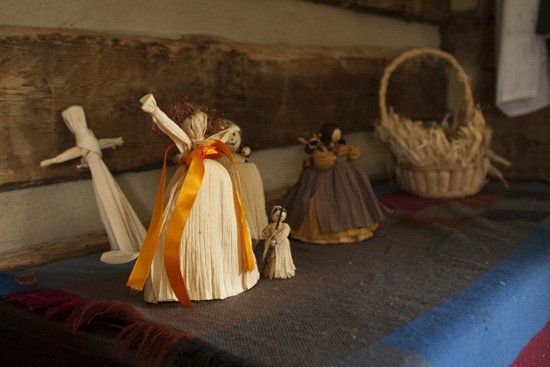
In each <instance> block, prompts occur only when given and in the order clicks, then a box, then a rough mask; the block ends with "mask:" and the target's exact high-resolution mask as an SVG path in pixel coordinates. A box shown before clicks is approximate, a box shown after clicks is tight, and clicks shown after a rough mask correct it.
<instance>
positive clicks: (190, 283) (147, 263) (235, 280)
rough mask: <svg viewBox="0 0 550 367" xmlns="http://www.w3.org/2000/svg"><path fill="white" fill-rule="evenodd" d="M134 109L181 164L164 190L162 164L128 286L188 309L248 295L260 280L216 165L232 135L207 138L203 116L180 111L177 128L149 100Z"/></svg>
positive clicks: (227, 183)
mask: <svg viewBox="0 0 550 367" xmlns="http://www.w3.org/2000/svg"><path fill="white" fill-rule="evenodd" d="M140 102H141V103H142V107H141V108H142V109H143V110H144V111H145V112H147V113H148V114H150V115H151V116H152V118H153V122H154V124H155V125H156V127H157V128H158V129H160V130H161V131H162V132H164V133H165V134H166V135H168V137H170V139H171V140H172V141H173V142H174V144H175V146H176V147H177V149H178V150H179V152H180V153H181V155H182V157H183V158H182V159H181V161H180V162H181V165H180V166H179V167H178V169H177V170H176V172H175V173H174V176H173V178H172V180H171V181H170V183H169V184H168V186H167V188H166V190H164V183H165V176H166V157H165V163H164V166H163V172H162V175H161V182H160V183H159V188H158V190H157V198H156V201H155V208H154V211H153V217H152V219H151V224H150V226H149V231H148V233H147V238H146V239H145V242H144V245H143V247H142V250H141V252H140V255H139V257H138V260H137V261H136V265H135V266H134V269H133V271H132V274H131V275H130V279H129V280H128V285H129V286H130V287H132V288H134V289H138V290H139V289H142V288H143V286H144V283H145V281H146V283H145V290H144V296H145V300H146V301H148V302H153V303H157V302H162V301H175V300H178V301H179V302H180V303H181V304H183V305H187V306H190V305H191V302H190V301H191V300H210V299H223V298H226V297H230V296H234V295H237V294H239V293H241V292H243V291H245V290H247V289H250V288H251V287H253V286H254V285H255V284H256V282H257V281H258V278H259V273H258V270H257V267H256V260H255V258H254V254H253V253H252V245H251V241H250V234H249V230H248V225H247V223H246V219H245V213H244V207H243V206H242V205H241V204H242V203H241V200H240V199H239V195H240V185H239V183H238V182H232V180H231V177H230V175H229V173H228V170H227V169H226V168H225V167H224V166H223V165H222V164H220V163H219V162H217V161H216V158H219V157H220V156H222V155H225V156H228V155H229V156H231V152H230V151H229V149H228V148H227V146H226V145H225V144H224V141H225V140H227V138H228V137H229V136H230V134H231V132H232V130H231V129H226V130H222V131H220V132H218V133H217V134H215V135H213V136H205V134H206V129H207V125H208V116H207V115H206V114H205V113H203V112H201V111H199V110H195V111H193V110H192V108H191V109H190V110H189V106H186V108H187V109H188V110H189V111H188V113H184V114H183V115H182V114H181V113H180V115H179V116H177V117H178V118H179V119H180V120H179V121H177V122H179V123H181V128H180V126H178V124H177V123H176V122H174V121H173V120H172V119H171V118H169V117H168V116H167V115H166V114H165V113H164V112H162V111H161V110H160V109H159V108H158V107H157V104H156V101H155V99H154V97H153V96H152V95H151V94H148V95H146V96H144V97H143V98H142V99H141V100H140ZM184 107H185V106H184ZM186 108H183V110H185V109H186ZM184 112H185V111H184ZM167 154H168V152H167ZM232 169H235V168H234V167H232ZM237 181H238V180H237Z"/></svg>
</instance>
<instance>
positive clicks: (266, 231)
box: [262, 224, 272, 240]
mask: <svg viewBox="0 0 550 367" xmlns="http://www.w3.org/2000/svg"><path fill="white" fill-rule="evenodd" d="M271 233H272V230H271V225H269V224H268V225H267V226H265V228H264V229H262V240H266V239H267V238H268V237H269V236H271Z"/></svg>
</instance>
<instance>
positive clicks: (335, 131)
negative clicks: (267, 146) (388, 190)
mask: <svg viewBox="0 0 550 367" xmlns="http://www.w3.org/2000/svg"><path fill="white" fill-rule="evenodd" d="M304 150H305V151H306V153H308V154H309V157H308V159H307V160H306V161H305V164H304V168H303V170H302V172H301V174H300V177H299V179H298V182H297V183H296V184H295V185H294V186H293V187H292V188H291V189H290V190H289V191H288V192H287V194H286V196H285V199H284V201H283V204H282V205H283V206H284V207H286V209H287V212H288V216H287V222H288V223H289V224H290V227H291V228H292V232H291V237H293V238H295V239H298V240H301V241H303V242H310V243H316V244H338V243H353V242H358V241H362V240H365V239H367V238H369V237H372V235H373V234H374V231H375V230H376V229H377V228H378V226H379V224H380V222H381V221H382V220H383V219H384V213H383V210H382V208H381V206H380V204H379V203H378V200H377V198H376V196H375V195H374V192H373V190H372V186H371V183H370V180H369V178H368V176H367V174H366V173H365V172H363V171H362V170H359V169H358V168H356V167H355V166H354V165H353V163H352V161H354V160H356V159H358V158H359V156H360V151H359V148H358V147H353V146H348V145H346V142H345V140H344V139H343V138H342V132H341V130H340V128H339V127H338V126H336V125H334V124H324V125H323V126H322V127H321V129H320V130H319V132H318V133H316V134H315V135H314V136H313V137H312V138H311V139H310V140H309V141H307V142H306V145H305V148H304Z"/></svg>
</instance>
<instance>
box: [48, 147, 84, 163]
mask: <svg viewBox="0 0 550 367" xmlns="http://www.w3.org/2000/svg"><path fill="white" fill-rule="evenodd" d="M78 157H82V148H80V147H72V148H70V149H67V150H66V151H64V152H63V153H61V154H59V155H57V156H55V157H53V158H50V159H46V160H43V161H42V162H40V167H46V166H49V165H51V164H57V163H62V162H66V161H70V160H71V159H75V158H78Z"/></svg>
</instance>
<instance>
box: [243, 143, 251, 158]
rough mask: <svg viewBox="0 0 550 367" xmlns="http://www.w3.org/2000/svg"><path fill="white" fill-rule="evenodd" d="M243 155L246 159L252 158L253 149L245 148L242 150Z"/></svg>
mask: <svg viewBox="0 0 550 367" xmlns="http://www.w3.org/2000/svg"><path fill="white" fill-rule="evenodd" d="M241 154H242V156H243V157H244V158H245V159H248V158H250V155H251V154H252V149H250V147H249V146H245V147H243V148H242V149H241Z"/></svg>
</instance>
